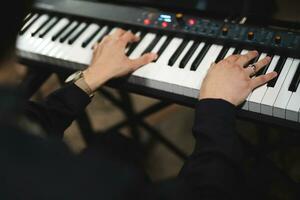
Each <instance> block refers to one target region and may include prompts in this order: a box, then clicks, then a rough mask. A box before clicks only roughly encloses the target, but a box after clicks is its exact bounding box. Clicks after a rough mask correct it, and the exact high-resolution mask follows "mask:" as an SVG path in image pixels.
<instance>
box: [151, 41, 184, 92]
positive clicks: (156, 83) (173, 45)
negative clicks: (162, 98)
mask: <svg viewBox="0 0 300 200" xmlns="http://www.w3.org/2000/svg"><path fill="white" fill-rule="evenodd" d="M182 41H183V39H182V38H176V37H175V38H173V39H172V40H171V42H170V43H169V45H168V46H167V48H166V49H165V50H164V52H163V53H162V54H161V56H160V57H159V59H158V60H157V61H156V66H158V67H155V68H153V70H152V72H151V74H149V76H150V77H148V78H149V79H150V80H151V85H150V87H153V88H156V89H163V85H162V82H164V81H163V80H164V79H165V77H166V76H168V74H167V73H168V70H169V68H170V66H168V62H169V59H170V58H171V56H172V55H173V54H174V52H175V51H176V50H177V48H178V47H179V46H180V44H181V43H182Z"/></svg>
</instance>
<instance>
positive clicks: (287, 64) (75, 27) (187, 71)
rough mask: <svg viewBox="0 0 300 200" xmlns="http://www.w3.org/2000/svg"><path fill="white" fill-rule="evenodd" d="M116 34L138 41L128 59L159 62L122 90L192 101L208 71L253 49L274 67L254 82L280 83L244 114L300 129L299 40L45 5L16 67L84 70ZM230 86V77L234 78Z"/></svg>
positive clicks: (143, 14) (108, 9)
mask: <svg viewBox="0 0 300 200" xmlns="http://www.w3.org/2000/svg"><path fill="white" fill-rule="evenodd" d="M116 27H121V28H124V29H127V30H131V31H132V32H134V33H135V34H137V35H139V36H140V37H141V40H140V41H139V42H138V43H134V44H131V45H130V46H129V47H128V48H127V49H126V54H127V55H128V56H129V57H130V58H132V59H133V58H137V57H139V56H141V55H142V54H144V53H147V52H156V53H157V54H158V55H159V58H158V59H157V60H156V61H155V62H153V63H150V64H148V65H146V66H144V67H142V68H141V69H139V70H138V71H136V72H134V73H133V74H132V75H130V76H129V77H128V78H127V80H126V82H128V83H130V84H134V85H141V86H143V87H145V88H149V89H155V90H158V91H163V92H166V93H167V94H170V95H176V96H181V97H183V98H187V99H194V100H195V99H196V98H197V96H198V95H199V92H200V91H199V88H200V87H201V83H202V81H203V79H204V77H205V75H206V73H207V71H208V69H209V67H210V66H211V63H213V62H218V61H220V60H222V59H224V58H225V57H227V56H229V55H232V54H245V53H247V52H248V51H249V50H252V49H256V50H258V51H259V53H260V55H259V57H257V59H256V60H253V61H252V62H256V61H257V60H260V59H263V58H264V57H266V56H271V57H272V61H271V63H270V64H269V66H267V67H266V68H265V69H264V70H261V71H259V72H258V75H261V74H265V73H268V72H271V71H274V70H275V71H276V72H278V74H279V76H278V77H277V78H276V79H275V80H273V81H271V82H270V83H268V84H266V85H263V86H261V87H259V88H257V89H256V90H254V91H253V92H252V93H251V94H250V95H249V97H248V98H247V101H246V102H245V104H244V105H243V108H242V109H243V110H245V111H250V112H253V113H260V114H263V115H267V116H272V117H275V118H280V119H284V120H287V121H293V122H300V113H299V111H300V86H299V83H300V33H299V32H297V30H294V31H290V30H283V29H276V28H269V27H263V26H253V25H247V24H240V23H232V22H230V21H224V20H215V19H210V18H205V17H197V16H192V15H183V14H181V13H170V12H163V11H160V10H157V9H148V8H141V7H129V6H120V5H112V4H104V3H93V2H82V1H44V2H39V3H36V4H35V8H34V9H33V10H32V11H31V13H30V14H28V16H27V17H26V19H25V20H24V26H23V27H22V29H21V30H20V33H19V38H18V42H17V50H18V55H19V56H20V58H22V59H28V60H35V61H39V62H42V63H49V64H53V65H57V66H61V67H65V68H68V69H72V70H79V69H83V68H86V66H87V65H88V64H89V63H90V61H91V57H92V52H93V50H92V47H93V45H94V44H95V43H96V42H99V41H100V40H101V39H102V38H103V37H104V36H105V35H107V34H110V33H111V32H112V31H113V30H114V29H115V28H116ZM232 78H234V77H232Z"/></svg>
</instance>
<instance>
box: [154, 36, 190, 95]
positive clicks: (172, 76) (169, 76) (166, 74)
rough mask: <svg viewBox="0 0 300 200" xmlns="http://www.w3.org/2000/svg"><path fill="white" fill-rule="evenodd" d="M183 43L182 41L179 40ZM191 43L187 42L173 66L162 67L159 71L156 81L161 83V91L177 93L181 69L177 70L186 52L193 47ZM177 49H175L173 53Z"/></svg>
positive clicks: (165, 65)
mask: <svg viewBox="0 0 300 200" xmlns="http://www.w3.org/2000/svg"><path fill="white" fill-rule="evenodd" d="M180 40H181V41H183V40H182V39H180ZM193 43H194V42H193V41H190V42H188V44H187V45H186V47H185V49H184V50H183V51H182V53H181V54H180V55H179V57H178V59H177V60H176V62H175V64H174V65H173V66H169V65H168V64H164V65H162V66H161V67H160V68H161V70H160V71H159V74H160V76H159V79H158V81H160V82H162V83H163V85H162V90H164V91H168V92H172V93H179V91H177V88H178V86H176V84H178V80H179V79H180V76H182V71H183V69H180V68H179V64H180V62H181V60H182V59H183V57H184V56H185V54H186V53H187V51H188V50H189V49H190V48H191V46H192V45H193ZM176 50H177V48H176V49H175V51H176ZM168 62H169V61H168Z"/></svg>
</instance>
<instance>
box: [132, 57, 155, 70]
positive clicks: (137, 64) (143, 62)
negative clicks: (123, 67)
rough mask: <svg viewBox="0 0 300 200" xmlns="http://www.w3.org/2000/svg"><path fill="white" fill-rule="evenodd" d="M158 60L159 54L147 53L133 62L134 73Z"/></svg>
mask: <svg viewBox="0 0 300 200" xmlns="http://www.w3.org/2000/svg"><path fill="white" fill-rule="evenodd" d="M156 59H157V54H155V53H147V54H144V55H143V56H141V57H139V58H137V59H134V60H131V67H132V68H133V71H135V70H137V69H138V68H140V67H141V66H143V65H146V64H149V63H150V62H152V61H154V60H156Z"/></svg>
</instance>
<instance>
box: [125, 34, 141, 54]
mask: <svg viewBox="0 0 300 200" xmlns="http://www.w3.org/2000/svg"><path fill="white" fill-rule="evenodd" d="M145 35H146V33H145V32H142V33H141V35H140V40H139V41H138V42H134V43H132V44H130V46H129V49H128V51H127V53H126V55H127V56H130V54H131V53H132V52H133V51H134V49H135V48H136V47H137V46H138V45H139V44H140V42H141V41H142V40H143V38H144V37H145Z"/></svg>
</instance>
